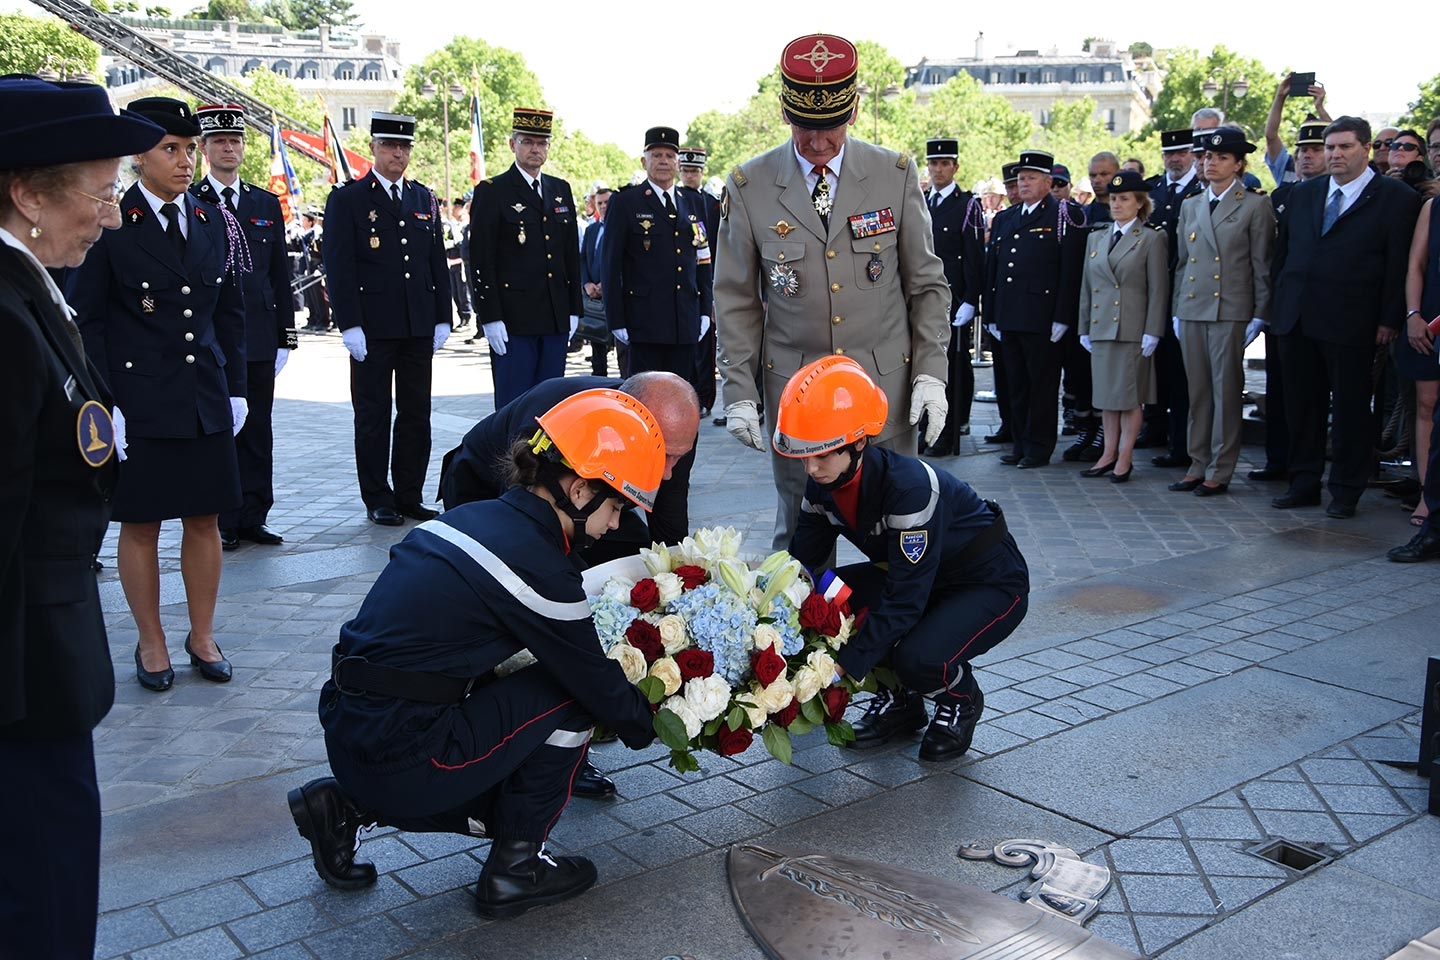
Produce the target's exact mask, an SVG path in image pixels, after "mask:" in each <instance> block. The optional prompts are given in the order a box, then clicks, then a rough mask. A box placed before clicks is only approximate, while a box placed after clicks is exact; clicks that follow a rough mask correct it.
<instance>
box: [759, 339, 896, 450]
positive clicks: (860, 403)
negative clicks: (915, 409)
mask: <svg viewBox="0 0 1440 960" xmlns="http://www.w3.org/2000/svg"><path fill="white" fill-rule="evenodd" d="M889 410H890V401H888V400H886V399H885V391H883V390H881V389H880V388H879V387H877V386H876V385H875V381H874V380H871V379H870V374H868V373H866V372H865V368H864V367H862V366H860V364H858V363H856V362H855V361H854V360H851V359H850V358H849V357H824V358H823V359H820V360H816V361H815V362H814V363H811V364H808V365H807V366H804V367H801V368H800V370H799V372H797V373H796V374H795V376H793V377H791V378H790V382H789V383H787V384H785V389H784V391H783V392H782V393H781V394H780V403H779V405H778V408H777V409H776V411H775V436H774V438H773V439H772V440H771V443H772V444H773V445H774V447H775V452H776V453H778V454H780V456H782V457H814V456H818V455H819V454H822V453H828V452H829V451H831V450H835V449H838V448H840V447H843V446H845V445H846V444H849V443H854V442H855V441H856V440H859V439H860V438H861V437H875V436H879V435H880V431H881V430H882V429H884V427H885V417H886V415H887V414H888V413H889Z"/></svg>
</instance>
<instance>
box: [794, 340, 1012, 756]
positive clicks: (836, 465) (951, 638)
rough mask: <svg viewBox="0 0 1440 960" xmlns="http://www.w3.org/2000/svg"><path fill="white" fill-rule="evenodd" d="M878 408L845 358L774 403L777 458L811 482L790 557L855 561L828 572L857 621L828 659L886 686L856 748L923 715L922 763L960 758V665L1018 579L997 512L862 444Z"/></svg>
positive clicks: (1001, 617) (974, 713)
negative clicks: (859, 556)
mask: <svg viewBox="0 0 1440 960" xmlns="http://www.w3.org/2000/svg"><path fill="white" fill-rule="evenodd" d="M887 407H888V402H887V400H886V398H885V394H884V392H883V391H881V390H880V388H879V387H877V386H875V383H874V381H873V380H871V379H870V376H869V375H868V374H867V373H866V372H865V371H864V370H863V369H862V368H861V367H860V366H859V364H857V363H855V362H854V361H852V360H850V359H849V358H848V357H825V358H823V359H821V360H817V361H816V362H815V363H813V364H809V365H808V366H806V367H804V368H802V369H801V370H800V371H799V372H798V373H796V374H795V376H794V377H793V378H791V380H790V382H789V384H787V385H786V388H785V391H784V393H783V394H782V395H781V398H780V402H779V409H778V410H777V411H776V415H775V435H774V438H773V440H772V443H773V444H774V447H775V451H776V452H777V453H779V454H780V455H781V456H783V457H790V458H795V459H799V460H801V461H802V462H803V463H804V465H805V469H806V472H807V474H809V480H808V482H807V484H806V487H805V500H804V504H803V506H802V508H801V514H800V523H799V525H798V526H797V527H796V529H795V537H794V539H793V540H792V541H791V542H790V552H791V553H792V554H794V556H795V557H796V558H797V559H798V560H799V561H800V562H801V563H803V564H805V566H806V567H807V568H809V569H811V570H818V569H820V568H821V567H822V566H823V564H824V563H825V560H826V558H827V557H829V556H832V551H833V550H834V549H835V543H836V540H837V539H838V538H839V537H841V536H843V537H844V538H845V539H846V540H848V541H850V543H851V544H853V545H854V546H855V547H856V548H858V549H859V550H860V552H861V553H863V554H864V555H865V558H866V562H864V563H859V564H853V565H850V566H845V567H841V568H840V569H839V570H837V571H836V573H837V575H838V576H839V577H840V579H841V580H843V581H844V583H845V584H846V586H848V587H849V588H850V590H851V591H852V592H851V594H850V597H849V603H850V606H851V608H852V609H857V610H858V609H860V608H862V607H863V608H865V609H866V610H867V611H868V612H867V614H866V616H865V619H864V621H863V622H862V623H861V625H860V627H859V629H858V632H857V633H856V634H855V636H854V637H852V638H851V640H850V642H849V643H847V644H846V645H845V646H844V647H842V648H841V649H840V652H839V653H837V654H836V655H835V659H836V661H837V662H838V663H839V664H840V666H841V667H842V668H843V669H844V671H845V672H846V673H848V674H851V675H852V676H854V677H855V678H856V679H857V680H859V679H862V678H864V677H866V676H867V675H868V674H869V673H870V671H871V670H872V669H874V668H875V667H876V666H877V665H881V664H884V665H886V666H888V667H889V668H890V669H891V670H892V671H893V672H894V674H895V676H896V677H897V678H898V681H899V686H898V687H897V688H895V689H890V688H887V687H883V686H882V689H881V691H880V692H879V693H878V694H877V695H876V697H875V699H874V700H872V701H871V704H870V707H869V709H868V710H867V711H866V713H865V716H864V717H863V718H862V719H860V720H859V721H857V722H856V723H855V737H856V739H855V741H854V745H855V746H856V747H862V748H863V747H870V746H876V745H878V744H881V743H884V742H885V741H887V740H889V739H890V738H892V737H894V736H895V735H897V734H899V733H908V732H910V731H912V730H916V729H919V728H920V727H922V726H924V725H925V721H926V715H925V706H924V702H923V700H924V698H929V699H931V700H933V701H934V702H935V718H934V721H933V722H932V723H931V724H930V728H929V730H927V731H926V734H925V739H924V741H923V742H922V743H921V746H920V759H922V760H948V759H951V758H954V757H958V756H960V755H962V754H964V753H965V752H966V751H967V750H969V749H970V741H971V738H972V737H973V735H974V732H975V725H976V723H978V722H979V719H980V713H981V711H982V710H983V709H984V705H985V697H984V694H983V693H981V691H980V687H979V684H977V683H976V682H975V677H974V675H973V674H972V672H971V669H970V661H971V660H972V659H973V658H975V657H977V656H979V655H980V654H982V653H984V652H985V651H987V650H989V649H990V648H992V647H994V646H995V645H996V644H997V643H999V642H1000V641H1001V640H1004V639H1005V638H1006V637H1007V636H1009V635H1010V633H1011V632H1012V631H1013V630H1014V629H1015V628H1016V627H1017V626H1019V624H1020V621H1021V620H1023V619H1024V618H1025V612H1026V610H1027V609H1028V606H1029V595H1030V574H1029V570H1028V568H1027V566H1026V564H1025V558H1024V557H1022V556H1021V555H1020V550H1019V549H1018V548H1017V547H1016V545H1015V540H1014V538H1013V537H1011V536H1010V534H1009V533H1008V532H1007V530H1006V526H1005V519H1004V515H1003V514H1002V513H1001V511H1000V507H999V506H998V505H997V504H995V503H993V502H988V501H985V500H982V499H981V498H980V497H979V496H978V495H977V494H976V493H975V491H974V490H973V489H971V487H970V485H969V484H967V483H965V482H963V481H961V480H957V479H956V478H955V477H954V476H953V475H952V474H950V473H947V472H938V471H936V470H935V469H934V468H933V467H931V466H930V465H929V464H928V463H926V462H925V461H923V460H919V459H916V458H915V457H908V456H905V455H904V454H899V453H895V452H894V451H892V450H886V449H883V448H881V447H875V446H871V445H870V444H869V438H871V437H874V436H877V435H878V434H879V433H880V431H881V429H883V425H884V423H885V413H886V408H887Z"/></svg>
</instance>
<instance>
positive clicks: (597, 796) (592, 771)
mask: <svg viewBox="0 0 1440 960" xmlns="http://www.w3.org/2000/svg"><path fill="white" fill-rule="evenodd" d="M570 795H571V796H572V797H583V798H584V799H586V800H608V799H609V798H610V797H613V796H615V782H614V781H613V780H611V779H610V778H609V777H607V776H605V774H603V773H601V772H600V771H599V770H597V769H596V768H595V764H593V763H591V762H590V761H589V760H586V761H585V762H584V763H582V764H580V772H579V773H577V774H575V782H574V783H572V784H570Z"/></svg>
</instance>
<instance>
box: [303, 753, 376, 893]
mask: <svg viewBox="0 0 1440 960" xmlns="http://www.w3.org/2000/svg"><path fill="white" fill-rule="evenodd" d="M288 799H289V801H290V816H291V817H293V818H295V829H297V830H299V831H300V836H302V837H304V838H305V839H306V840H309V841H310V856H311V859H313V860H314V862H315V872H316V873H318V874H319V875H320V879H321V880H324V881H325V882H326V883H328V884H330V886H332V887H335V888H336V889H339V890H359V889H360V888H361V887H368V886H370V885H371V884H372V883H374V882H375V865H374V864H373V863H356V862H355V852H356V850H357V848H358V845H357V843H356V841H355V837H356V834H358V833H359V832H360V828H361V827H362V826H364V822H363V818H362V817H361V815H360V811H359V810H358V809H356V807H355V805H354V804H353V803H351V802H350V801H349V800H348V799H346V797H345V794H343V793H341V792H340V785H339V784H338V783H336V782H335V778H334V777H322V778H321V779H319V780H311V781H310V782H309V783H307V784H305V786H303V787H296V788H295V789H294V790H291V791H290V793H289V796H288Z"/></svg>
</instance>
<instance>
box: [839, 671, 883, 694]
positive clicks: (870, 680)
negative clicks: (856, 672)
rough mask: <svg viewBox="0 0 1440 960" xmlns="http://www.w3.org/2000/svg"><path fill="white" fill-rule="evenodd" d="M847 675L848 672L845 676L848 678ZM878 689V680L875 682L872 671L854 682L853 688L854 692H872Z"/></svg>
mask: <svg viewBox="0 0 1440 960" xmlns="http://www.w3.org/2000/svg"><path fill="white" fill-rule="evenodd" d="M849 676H850V675H849V674H846V677H847V678H848V677H849ZM879 689H880V684H879V683H878V682H876V680H875V674H874V673H873V672H872V673H871V674H870V676H868V677H866V678H865V679H864V680H861V681H860V682H859V683H858V684H856V686H855V690H854V691H853V692H856V693H874V692H875V691H876V690H879Z"/></svg>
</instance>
